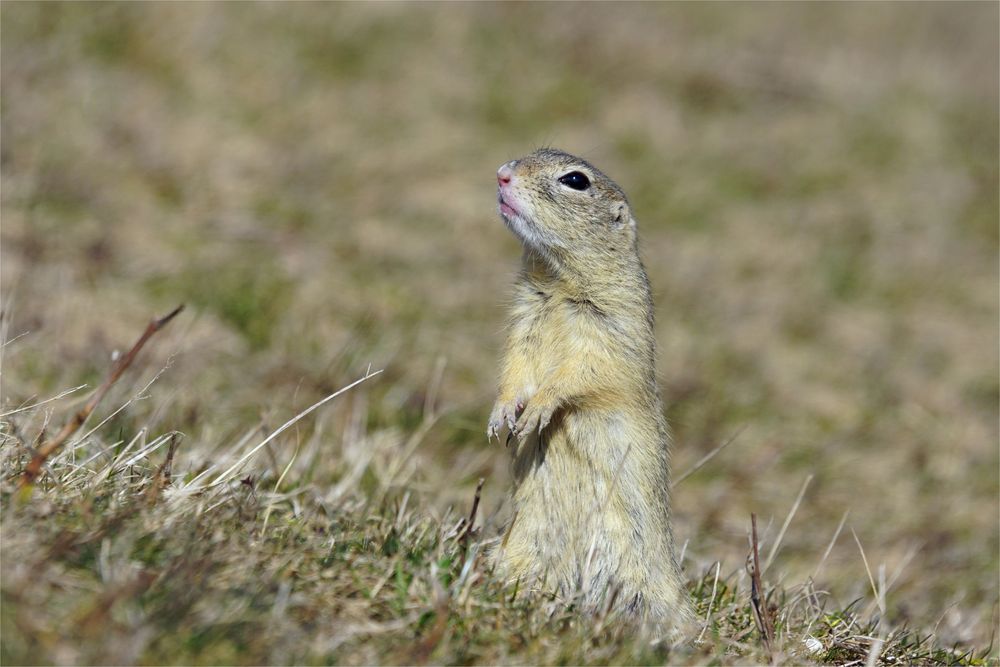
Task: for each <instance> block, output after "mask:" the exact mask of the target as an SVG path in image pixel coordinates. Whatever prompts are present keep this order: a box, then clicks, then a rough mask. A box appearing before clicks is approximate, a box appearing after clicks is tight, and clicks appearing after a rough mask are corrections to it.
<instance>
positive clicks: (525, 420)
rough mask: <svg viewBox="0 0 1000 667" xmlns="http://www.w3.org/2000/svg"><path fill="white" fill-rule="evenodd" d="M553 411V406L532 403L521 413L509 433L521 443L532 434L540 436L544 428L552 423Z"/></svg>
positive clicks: (554, 409)
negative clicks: (535, 433)
mask: <svg viewBox="0 0 1000 667" xmlns="http://www.w3.org/2000/svg"><path fill="white" fill-rule="evenodd" d="M555 411H556V408H555V406H553V405H546V404H539V403H538V402H537V401H533V402H531V403H530V404H529V405H528V406H527V407H526V408H525V409H524V412H522V413H521V416H520V418H519V419H518V420H517V423H516V424H515V425H514V428H512V429H511V433H513V434H514V435H515V436H517V439H518V440H520V441H521V442H524V441H525V440H526V439H527V437H528V435H530V434H531V433H532V432H535V431H537V432H538V434H539V435H541V433H542V431H543V430H545V427H546V426H548V425H549V422H550V421H552V415H553V414H554V413H555Z"/></svg>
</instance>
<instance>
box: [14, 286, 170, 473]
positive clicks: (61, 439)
mask: <svg viewBox="0 0 1000 667" xmlns="http://www.w3.org/2000/svg"><path fill="white" fill-rule="evenodd" d="M183 309H184V306H183V304H182V305H180V306H177V307H176V308H174V309H173V310H172V311H171V312H170V313H168V314H167V315H165V316H163V317H161V318H159V319H156V320H153V321H152V322H150V323H149V325H148V326H147V327H146V330H145V331H144V332H143V333H142V335H141V336H140V337H139V340H137V341H136V342H135V345H133V346H132V349H131V350H129V351H128V353H127V354H126V355H125V356H123V357H122V358H121V359H119V360H118V361H117V362H116V363H115V365H114V366H112V368H111V372H110V373H108V377H107V378H105V380H104V383H103V384H102V385H101V386H100V387H98V389H97V391H96V392H94V395H93V396H91V397H90V400H89V401H87V404H86V405H84V406H83V408H81V409H80V411H79V412H77V413H76V414H75V415H73V418H72V419H70V420H69V421H68V422H66V424H65V425H64V426H63V427H62V429H60V430H59V432H58V433H57V434H56V435H55V436H54V437H52V438H51V439H49V440H47V441H46V442H45V443H43V444H42V445H41V446H40V447H39V448H38V450H37V451H36V452H35V455H34V456H33V457H32V458H31V461H30V462H29V463H28V466H27V467H26V468H25V469H24V473H22V476H21V484H20V486H21V488H22V489H23V488H30V487H31V485H32V484H34V482H35V480H36V479H37V478H38V475H39V473H40V472H41V470H42V466H43V465H44V464H45V461H46V460H47V459H48V458H49V457H50V456H52V455H53V454H55V453H56V452H57V451H59V449H60V448H61V447H62V446H63V445H64V444H66V441H67V440H69V438H70V436H72V435H73V434H74V433H76V432H77V430H78V429H79V428H80V427H81V426H83V424H84V422H86V421H87V418H88V417H90V415H91V413H92V412H94V409H95V408H96V407H97V405H98V403H100V402H101V399H103V398H104V396H105V394H107V393H108V390H110V389H111V387H112V386H113V385H114V383H115V382H117V381H118V379H119V378H120V377H121V376H122V374H123V373H124V372H125V370H126V369H127V368H128V367H129V366H130V365H132V362H133V361H134V360H135V358H136V356H137V355H138V354H139V351H140V350H141V349H142V348H143V346H144V345H145V344H146V341H147V340H149V339H150V338H151V337H152V335H153V334H155V333H156V332H157V331H159V330H160V329H162V328H163V327H164V326H166V325H167V324H168V323H169V322H170V320H172V319H174V317H176V316H177V314H178V313H180V312H181V311H182V310H183Z"/></svg>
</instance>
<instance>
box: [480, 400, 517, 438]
mask: <svg viewBox="0 0 1000 667" xmlns="http://www.w3.org/2000/svg"><path fill="white" fill-rule="evenodd" d="M523 409H524V403H522V402H521V401H497V403H496V405H495V406H493V413H492V414H491V415H490V420H489V423H488V424H487V425H486V439H487V440H490V441H492V439H493V438H496V439H497V440H500V434H501V433H502V432H503V428H504V426H506V427H507V431H508V436H509V434H510V433H513V431H514V426H515V424H516V423H517V417H518V415H519V414H520V413H521V411H522V410H523ZM509 440H510V438H509V437H508V441H509Z"/></svg>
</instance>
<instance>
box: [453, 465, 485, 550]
mask: <svg viewBox="0 0 1000 667" xmlns="http://www.w3.org/2000/svg"><path fill="white" fill-rule="evenodd" d="M485 482H486V478H485V477H480V478H479V484H477V485H476V495H475V497H474V498H473V499H472V511H471V512H469V519H468V521H467V522H466V524H465V530H463V531H462V534H461V535H459V537H458V541H459V542H461V543H462V544H465V543H466V541H468V539H469V537H471V536H472V532H473V526H474V525H475V523H476V512H477V511H478V510H479V497H480V495H481V494H482V492H483V483H485Z"/></svg>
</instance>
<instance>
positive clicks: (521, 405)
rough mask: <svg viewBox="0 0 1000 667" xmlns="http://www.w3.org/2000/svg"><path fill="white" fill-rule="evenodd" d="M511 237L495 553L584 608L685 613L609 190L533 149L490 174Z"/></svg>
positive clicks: (662, 441)
mask: <svg viewBox="0 0 1000 667" xmlns="http://www.w3.org/2000/svg"><path fill="white" fill-rule="evenodd" d="M497 181H498V183H499V187H498V195H497V198H498V207H499V210H500V216H501V217H502V218H503V220H504V222H505V223H506V224H507V226H508V227H509V228H510V229H511V231H513V232H514V234H515V235H516V236H517V237H518V238H519V239H520V240H521V243H522V244H523V246H524V254H523V257H522V263H521V264H522V265H521V272H520V275H519V276H518V279H517V281H516V284H515V289H514V299H513V309H512V313H511V319H510V323H509V338H508V339H507V344H506V349H505V352H504V355H503V360H502V370H501V375H500V386H499V396H498V398H497V402H496V405H495V407H494V408H493V412H492V414H491V416H490V420H489V425H488V427H487V431H486V432H487V436H488V437H490V438H492V437H493V436H497V437H499V436H500V434H501V431H502V430H503V429H504V427H506V428H507V429H509V432H510V433H509V434H508V436H507V442H508V444H510V443H514V447H513V448H512V454H513V462H514V465H513V469H514V490H513V494H512V501H513V518H512V520H511V524H510V526H509V527H508V529H507V531H506V534H505V535H504V538H503V542H502V543H501V545H500V546H498V547H497V549H496V551H495V552H494V557H495V561H496V565H497V569H498V571H499V572H500V573H501V574H502V575H503V576H504V577H505V578H506V579H508V580H509V581H520V582H521V585H522V587H523V586H527V585H534V586H540V587H545V588H548V589H549V590H552V589H554V590H555V591H556V592H558V593H559V594H560V595H563V596H566V597H571V596H574V595H576V596H579V597H577V598H576V599H577V600H578V601H581V602H582V603H583V606H584V607H589V608H598V607H599V606H601V605H603V604H606V603H607V601H608V600H609V599H610V598H609V597H608V596H611V595H612V594H615V595H616V599H617V600H618V601H619V602H621V603H622V604H623V605H624V607H625V608H626V609H628V610H629V611H632V612H634V613H635V614H636V615H637V616H639V617H640V618H642V619H643V620H644V621H646V622H647V623H651V624H654V625H655V626H656V627H673V628H675V629H676V628H678V627H681V626H683V625H684V624H685V623H686V622H687V621H689V620H690V619H691V617H692V612H691V607H690V603H689V601H688V597H687V594H686V592H685V589H684V584H683V581H682V579H681V575H680V570H679V568H678V565H677V561H676V558H675V555H674V539H673V533H672V531H671V518H670V501H669V488H670V483H669V474H670V473H669V462H668V458H669V456H668V455H669V449H670V440H669V436H668V433H667V424H666V420H665V419H664V416H663V410H662V404H661V402H660V396H659V389H658V387H657V384H656V371H655V341H654V337H653V302H652V297H651V295H650V287H649V280H648V278H647V277H646V271H645V269H644V268H643V265H642V262H641V261H640V259H639V252H638V245H637V235H636V224H635V219H634V218H633V217H632V213H631V210H630V208H629V204H628V200H627V199H626V197H625V193H624V192H622V189H621V188H620V187H618V185H617V184H616V183H615V182H614V181H612V180H611V179H610V178H608V177H607V176H605V175H604V174H603V173H601V172H600V171H599V170H597V169H596V168H594V167H593V166H592V165H591V164H589V163H588V162H587V161H585V160H582V159H580V158H578V157H575V156H573V155H569V154H567V153H563V152H562V151H558V150H553V149H548V148H544V149H541V150H538V151H536V152H534V153H532V154H531V155H528V156H527V157H524V158H521V159H519V160H513V161H511V162H508V163H506V164H504V165H502V166H501V167H500V169H499V171H498V172H497Z"/></svg>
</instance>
